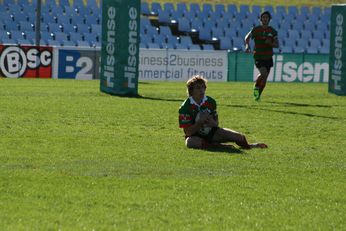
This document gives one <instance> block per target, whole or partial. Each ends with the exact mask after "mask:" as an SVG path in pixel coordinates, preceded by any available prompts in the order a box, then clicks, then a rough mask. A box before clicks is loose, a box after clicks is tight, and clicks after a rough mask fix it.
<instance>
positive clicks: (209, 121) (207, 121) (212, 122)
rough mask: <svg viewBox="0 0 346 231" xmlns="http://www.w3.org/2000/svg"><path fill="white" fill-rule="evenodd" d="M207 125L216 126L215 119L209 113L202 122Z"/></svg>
mask: <svg viewBox="0 0 346 231" xmlns="http://www.w3.org/2000/svg"><path fill="white" fill-rule="evenodd" d="M204 124H205V125H206V126H207V127H212V128H213V127H217V122H216V120H215V119H214V118H213V116H212V115H209V117H208V118H207V120H206V121H205V123H204Z"/></svg>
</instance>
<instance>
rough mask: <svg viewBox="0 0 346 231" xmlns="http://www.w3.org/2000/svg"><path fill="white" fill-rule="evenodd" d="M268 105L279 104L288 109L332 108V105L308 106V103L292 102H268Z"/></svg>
mask: <svg viewBox="0 0 346 231" xmlns="http://www.w3.org/2000/svg"><path fill="white" fill-rule="evenodd" d="M267 103H272V104H279V105H283V106H288V107H324V108H332V107H333V106H331V105H321V104H307V103H291V102H275V101H267Z"/></svg>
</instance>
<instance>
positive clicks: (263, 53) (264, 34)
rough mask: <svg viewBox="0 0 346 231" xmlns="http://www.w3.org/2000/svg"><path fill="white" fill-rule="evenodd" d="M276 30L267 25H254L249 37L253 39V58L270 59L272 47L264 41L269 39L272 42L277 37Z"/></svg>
mask: <svg viewBox="0 0 346 231" xmlns="http://www.w3.org/2000/svg"><path fill="white" fill-rule="evenodd" d="M277 36H278V33H277V31H276V30H275V29H274V28H273V27H271V26H268V27H266V28H264V27H263V26H256V27H254V28H252V30H251V38H252V39H253V40H254V41H255V48H254V58H255V59H260V60H266V59H271V58H272V56H273V47H272V46H270V45H268V44H266V43H265V41H266V40H267V39H270V40H271V41H272V42H273V41H274V39H275V38H277Z"/></svg>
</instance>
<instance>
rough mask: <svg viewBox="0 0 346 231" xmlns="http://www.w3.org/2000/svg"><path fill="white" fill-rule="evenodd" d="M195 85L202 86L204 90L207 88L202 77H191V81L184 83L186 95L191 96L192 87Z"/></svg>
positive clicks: (205, 81)
mask: <svg viewBox="0 0 346 231" xmlns="http://www.w3.org/2000/svg"><path fill="white" fill-rule="evenodd" d="M196 84H202V85H204V87H205V88H206V87H207V80H206V79H205V78H203V77H202V76H200V75H194V76H192V77H191V79H189V80H188V81H187V82H186V87H187V93H188V95H189V96H191V95H192V91H193V87H194V86H195V85H196Z"/></svg>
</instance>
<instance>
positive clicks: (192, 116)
mask: <svg viewBox="0 0 346 231" xmlns="http://www.w3.org/2000/svg"><path fill="white" fill-rule="evenodd" d="M204 111H208V112H209V113H210V114H211V115H213V116H216V114H217V113H216V101H215V100H214V99H213V98H211V97H209V96H205V97H204V99H203V100H202V102H201V104H197V103H196V102H195V101H194V100H193V98H192V97H191V96H190V97H189V98H187V99H186V100H185V101H184V102H183V103H182V105H181V106H180V108H179V127H180V128H186V127H189V126H191V125H193V124H194V123H195V120H196V116H197V114H198V112H204Z"/></svg>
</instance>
